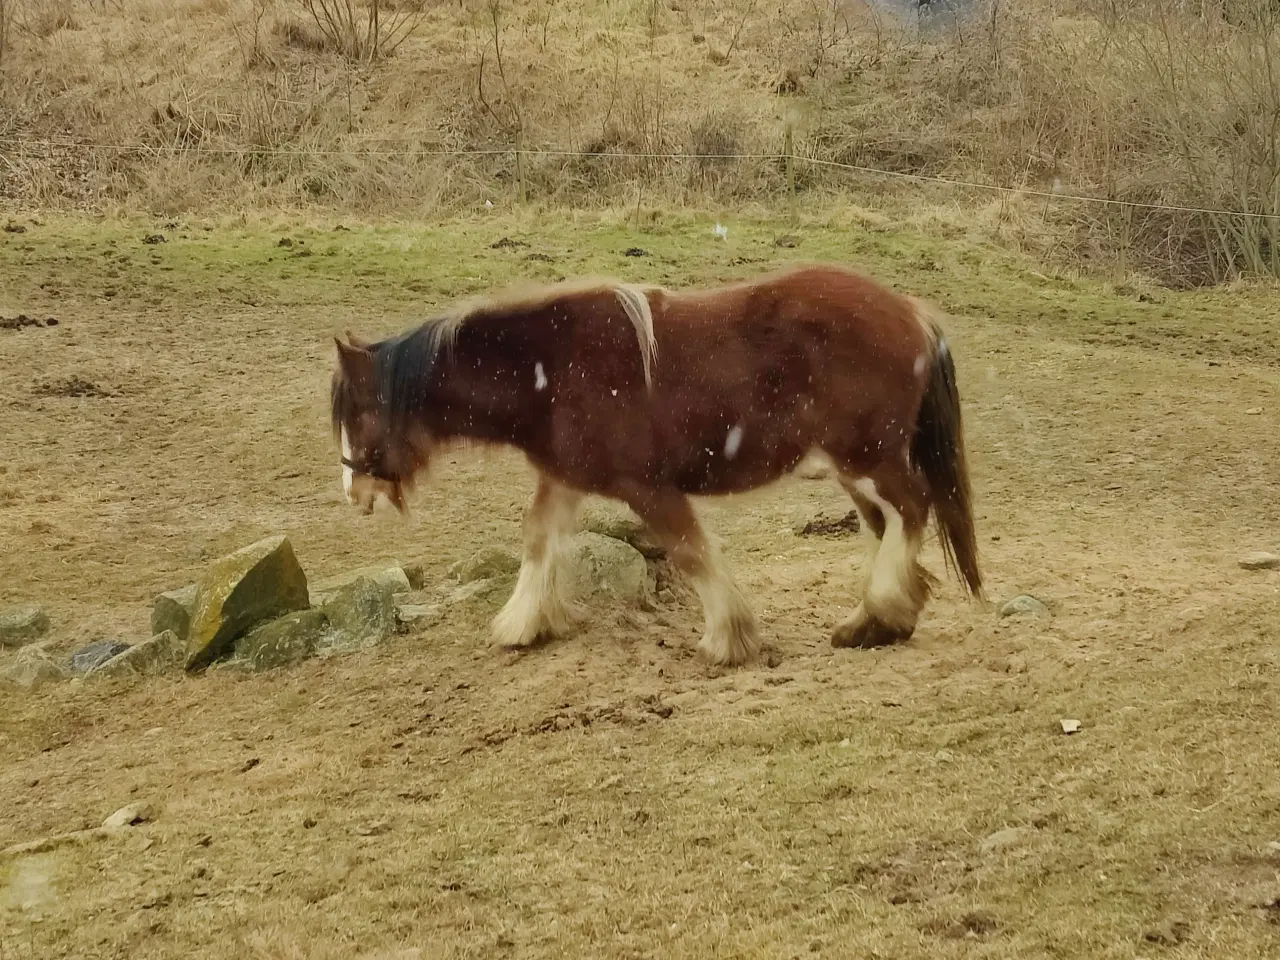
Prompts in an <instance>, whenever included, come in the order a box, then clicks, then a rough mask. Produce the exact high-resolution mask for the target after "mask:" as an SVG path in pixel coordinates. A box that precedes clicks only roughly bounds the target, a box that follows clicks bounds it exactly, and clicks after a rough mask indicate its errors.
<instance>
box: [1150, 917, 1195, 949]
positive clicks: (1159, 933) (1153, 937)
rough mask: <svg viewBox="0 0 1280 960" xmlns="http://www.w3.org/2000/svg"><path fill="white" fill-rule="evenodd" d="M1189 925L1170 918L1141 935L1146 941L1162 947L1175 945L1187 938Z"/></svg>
mask: <svg viewBox="0 0 1280 960" xmlns="http://www.w3.org/2000/svg"><path fill="white" fill-rule="evenodd" d="M1190 932H1191V926H1190V925H1189V924H1187V923H1185V922H1183V921H1181V920H1170V921H1166V922H1165V923H1162V924H1161V925H1160V926H1158V927H1155V928H1153V929H1151V930H1148V931H1147V932H1146V933H1144V934H1143V935H1142V939H1144V940H1146V941H1147V943H1155V944H1159V945H1160V946H1162V947H1176V946H1177V945H1178V944H1180V943H1182V941H1184V940H1185V939H1186V938H1187V934H1188V933H1190Z"/></svg>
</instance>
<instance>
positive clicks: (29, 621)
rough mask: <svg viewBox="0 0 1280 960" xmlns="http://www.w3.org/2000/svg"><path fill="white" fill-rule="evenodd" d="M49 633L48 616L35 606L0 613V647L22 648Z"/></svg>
mask: <svg viewBox="0 0 1280 960" xmlns="http://www.w3.org/2000/svg"><path fill="white" fill-rule="evenodd" d="M48 632H49V615H48V614H46V613H45V612H44V611H43V610H42V609H40V608H39V607H37V606H34V605H30V606H24V607H17V608H15V609H13V610H6V611H5V612H4V613H0V647H23V646H26V645H27V644H28V643H34V642H35V641H37V640H39V639H40V638H41V637H43V636H44V635H45V634H46V633H48Z"/></svg>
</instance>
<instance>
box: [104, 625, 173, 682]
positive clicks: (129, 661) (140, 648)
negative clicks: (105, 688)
mask: <svg viewBox="0 0 1280 960" xmlns="http://www.w3.org/2000/svg"><path fill="white" fill-rule="evenodd" d="M182 653H183V649H182V640H181V639H179V637H178V635H177V634H176V633H174V632H173V631H172V630H165V631H164V632H162V633H158V634H156V635H155V636H154V637H152V638H151V639H150V640H144V641H142V642H141V643H135V644H134V645H133V646H132V647H129V648H128V649H127V650H125V651H124V652H123V653H120V654H117V655H116V656H114V657H112V658H111V659H110V660H106V661H104V662H103V663H100V664H99V665H98V666H96V667H94V668H93V669H91V670H90V671H89V673H88V676H89V677H95V678H96V677H125V676H134V675H137V676H145V675H147V674H151V673H159V672H160V671H162V670H164V669H165V668H166V667H170V666H173V665H174V664H176V663H178V662H180V661H181V660H182Z"/></svg>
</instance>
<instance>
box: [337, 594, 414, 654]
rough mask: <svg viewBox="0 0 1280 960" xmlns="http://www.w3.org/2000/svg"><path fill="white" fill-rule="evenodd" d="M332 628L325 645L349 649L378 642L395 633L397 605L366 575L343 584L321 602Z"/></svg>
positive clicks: (389, 595)
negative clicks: (323, 602)
mask: <svg viewBox="0 0 1280 960" xmlns="http://www.w3.org/2000/svg"><path fill="white" fill-rule="evenodd" d="M324 612H325V615H326V616H327V617H328V618H329V626H330V627H331V630H330V631H329V634H328V635H327V636H326V638H325V642H324V645H325V647H326V648H337V649H343V650H352V649H357V648H359V647H367V646H372V645H374V644H377V643H381V642H382V641H384V640H386V639H387V638H388V637H390V636H391V635H392V634H393V633H395V629H396V608H395V604H394V603H393V602H392V600H391V594H390V592H388V591H387V590H386V589H385V588H383V587H381V586H379V585H378V584H377V583H376V582H375V581H373V580H371V579H369V578H368V577H360V578H358V579H356V580H354V581H352V582H351V583H349V584H347V585H346V586H345V587H342V588H341V589H340V590H338V591H337V592H336V593H334V594H333V596H331V597H330V598H329V599H328V600H327V601H326V602H325V604H324Z"/></svg>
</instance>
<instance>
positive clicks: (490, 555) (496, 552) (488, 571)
mask: <svg viewBox="0 0 1280 960" xmlns="http://www.w3.org/2000/svg"><path fill="white" fill-rule="evenodd" d="M519 570H520V558H519V557H518V556H517V555H516V554H514V553H512V552H511V551H510V550H505V549H503V548H502V547H486V548H485V549H484V550H480V551H479V552H477V553H474V554H472V555H471V556H470V557H468V558H467V559H466V560H461V561H459V562H458V563H455V564H454V565H453V566H452V567H450V568H449V576H450V577H451V578H453V579H454V580H457V581H458V582H459V583H462V584H467V583H473V582H474V581H476V580H494V579H497V578H500V577H507V576H512V575H514V574H515V573H517V572H519Z"/></svg>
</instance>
